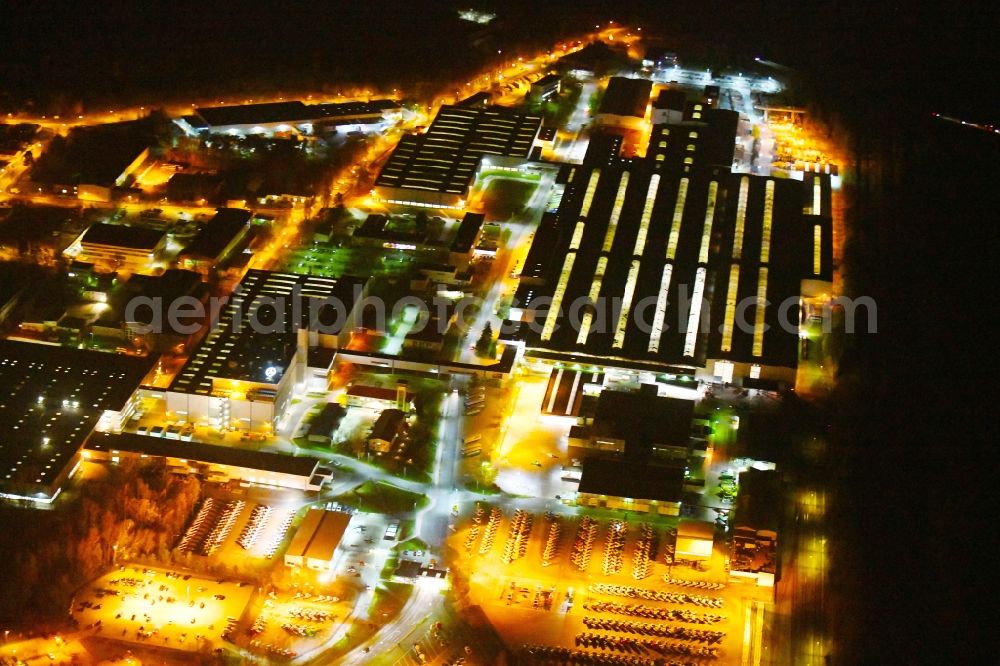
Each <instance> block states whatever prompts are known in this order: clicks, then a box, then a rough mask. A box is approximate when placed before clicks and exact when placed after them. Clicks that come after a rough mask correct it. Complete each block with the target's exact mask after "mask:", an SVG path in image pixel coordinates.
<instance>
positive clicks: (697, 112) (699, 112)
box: [691, 111, 701, 120]
mask: <svg viewBox="0 0 1000 666" xmlns="http://www.w3.org/2000/svg"><path fill="white" fill-rule="evenodd" d="M691 117H692V118H694V119H695V120H698V119H699V118H701V111H695V112H694V113H692V114H691Z"/></svg>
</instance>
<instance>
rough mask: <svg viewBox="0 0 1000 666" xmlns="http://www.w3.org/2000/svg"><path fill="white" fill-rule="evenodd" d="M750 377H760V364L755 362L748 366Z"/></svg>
mask: <svg viewBox="0 0 1000 666" xmlns="http://www.w3.org/2000/svg"><path fill="white" fill-rule="evenodd" d="M750 379H760V366H759V365H757V364H756V363H754V364H753V365H751V366H750Z"/></svg>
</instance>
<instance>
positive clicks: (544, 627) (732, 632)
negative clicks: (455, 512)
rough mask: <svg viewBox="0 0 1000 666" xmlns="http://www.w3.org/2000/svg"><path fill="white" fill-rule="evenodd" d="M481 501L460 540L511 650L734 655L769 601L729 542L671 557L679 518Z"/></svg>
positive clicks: (474, 590) (478, 598)
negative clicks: (728, 564)
mask: <svg viewBox="0 0 1000 666" xmlns="http://www.w3.org/2000/svg"><path fill="white" fill-rule="evenodd" d="M479 508H480V511H479V512H478V514H473V515H472V516H467V517H463V518H460V519H459V521H458V524H459V529H458V531H457V532H455V533H454V535H453V537H452V540H451V545H452V547H453V548H455V550H456V551H457V552H458V553H459V556H458V558H457V563H456V564H457V566H460V567H462V568H465V569H466V570H467V575H468V576H469V579H470V583H471V597H472V599H474V601H475V602H476V603H479V604H481V605H482V607H483V609H484V610H485V612H486V614H487V615H488V616H489V617H490V620H491V621H492V622H493V624H494V625H495V626H496V627H497V630H498V631H499V632H500V633H501V634H502V635H503V636H504V639H505V641H506V642H507V644H508V646H510V647H512V648H519V647H520V646H521V645H534V646H550V647H552V646H554V647H556V648H558V649H559V650H570V651H573V650H580V651H583V652H585V653H586V652H587V650H590V649H600V650H605V651H609V653H611V654H614V653H619V654H620V656H622V657H626V656H629V655H631V656H634V657H640V656H641V657H642V658H644V659H657V658H659V659H663V658H667V659H689V658H696V659H698V660H707V661H715V660H720V661H721V662H725V660H726V659H729V658H732V657H735V656H736V655H739V654H740V653H741V640H742V638H743V631H742V622H743V620H744V615H745V613H744V609H745V608H746V607H747V605H748V604H749V603H751V602H752V601H753V600H761V599H766V598H767V594H768V593H767V591H766V590H762V589H757V588H754V587H752V586H749V585H742V584H729V583H728V582H727V579H728V575H727V573H726V571H725V568H724V563H723V557H722V552H721V547H720V546H717V547H716V553H715V554H714V555H713V557H712V559H711V560H709V561H708V562H707V563H705V564H703V565H701V566H700V567H699V569H694V568H692V567H691V566H688V565H686V564H673V565H669V564H668V561H672V553H673V546H674V538H675V537H674V534H673V533H672V532H671V529H672V528H671V527H670V524H671V523H670V521H665V520H661V519H649V518H648V517H644V516H632V517H630V518H628V519H626V518H625V517H624V514H622V515H621V516H620V517H617V518H612V517H607V518H605V517H602V516H600V515H597V516H596V517H595V516H591V515H579V516H573V515H566V514H565V513H563V514H556V515H551V516H550V515H546V514H544V513H538V512H534V513H532V512H527V511H522V512H518V513H515V512H514V511H511V510H509V509H508V510H500V511H497V510H494V507H491V506H489V505H487V504H485V503H481V504H480V507H479ZM568 654H569V653H566V654H563V653H561V652H560V653H556V652H553V653H551V654H548V653H546V652H545V651H544V649H541V648H539V649H538V650H536V653H535V655H536V657H537V658H543V657H546V655H548V656H549V657H551V658H563V659H568V658H570V657H569V656H567V655H568ZM589 654H593V653H589ZM622 663H626V662H622Z"/></svg>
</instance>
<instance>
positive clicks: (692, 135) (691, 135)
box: [688, 132, 698, 139]
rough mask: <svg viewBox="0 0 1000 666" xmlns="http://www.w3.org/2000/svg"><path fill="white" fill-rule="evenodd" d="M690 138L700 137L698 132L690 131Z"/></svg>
mask: <svg viewBox="0 0 1000 666" xmlns="http://www.w3.org/2000/svg"><path fill="white" fill-rule="evenodd" d="M688 138H689V139H697V138H698V133H697V132H688Z"/></svg>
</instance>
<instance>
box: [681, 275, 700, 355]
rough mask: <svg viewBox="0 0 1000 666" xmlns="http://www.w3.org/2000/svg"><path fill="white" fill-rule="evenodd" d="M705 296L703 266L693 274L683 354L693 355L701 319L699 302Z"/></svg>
mask: <svg viewBox="0 0 1000 666" xmlns="http://www.w3.org/2000/svg"><path fill="white" fill-rule="evenodd" d="M704 296H705V268H704V267H702V268H699V269H698V270H697V271H696V272H695V276H694V291H693V292H692V293H691V311H690V312H688V323H687V331H686V332H685V335H684V355H685V356H694V349H695V345H696V344H697V343H698V323H699V322H700V321H701V304H702V301H703V299H704Z"/></svg>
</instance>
